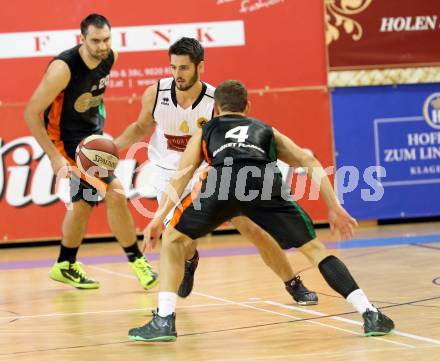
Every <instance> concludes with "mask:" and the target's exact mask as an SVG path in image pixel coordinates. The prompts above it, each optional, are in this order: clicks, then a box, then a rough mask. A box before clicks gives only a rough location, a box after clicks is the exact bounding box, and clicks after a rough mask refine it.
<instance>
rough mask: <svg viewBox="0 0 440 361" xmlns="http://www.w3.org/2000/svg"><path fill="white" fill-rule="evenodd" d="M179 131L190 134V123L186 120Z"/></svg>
mask: <svg viewBox="0 0 440 361" xmlns="http://www.w3.org/2000/svg"><path fill="white" fill-rule="evenodd" d="M179 129H180V131H181V132H182V133H189V127H188V123H187V122H186V120H184V121H183V122H182V123H180V128H179Z"/></svg>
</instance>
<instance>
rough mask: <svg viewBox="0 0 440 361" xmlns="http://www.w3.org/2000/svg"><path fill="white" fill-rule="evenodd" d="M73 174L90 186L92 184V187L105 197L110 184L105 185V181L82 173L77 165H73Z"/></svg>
mask: <svg viewBox="0 0 440 361" xmlns="http://www.w3.org/2000/svg"><path fill="white" fill-rule="evenodd" d="M71 170H72V173H75V175H76V176H77V177H79V178H81V179H82V180H83V181H85V182H87V183H88V184H90V185H91V186H93V187H94V188H96V190H97V191H98V192H99V193H100V194H101V195H104V194H105V193H106V191H107V188H108V186H109V185H108V184H107V183H105V182H104V181H102V180H101V179H99V178H95V177H91V176H89V175H87V174H84V173H83V172H81V171H80V170H79V169H78V167H77V166H76V165H72V168H71Z"/></svg>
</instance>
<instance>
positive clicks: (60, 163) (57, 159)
mask: <svg viewBox="0 0 440 361" xmlns="http://www.w3.org/2000/svg"><path fill="white" fill-rule="evenodd" d="M50 164H51V165H52V170H53V173H54V174H55V175H56V176H57V178H70V176H71V175H72V171H71V168H70V165H69V162H68V161H67V159H66V158H64V157H63V156H62V155H61V154H59V155H56V156H54V157H52V158H50Z"/></svg>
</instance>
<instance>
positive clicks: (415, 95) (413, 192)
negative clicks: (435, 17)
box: [332, 84, 440, 219]
mask: <svg viewBox="0 0 440 361" xmlns="http://www.w3.org/2000/svg"><path fill="white" fill-rule="evenodd" d="M332 105H333V128H334V139H335V156H336V157H335V158H336V167H337V172H336V187H337V190H338V195H339V198H340V199H341V201H343V203H344V206H345V207H346V208H347V210H348V211H350V212H351V214H352V215H353V216H355V217H357V218H358V219H390V218H400V217H405V218H407V217H408V218H409V217H428V216H438V215H440V84H424V85H399V86H377V87H353V88H337V89H334V90H333V91H332Z"/></svg>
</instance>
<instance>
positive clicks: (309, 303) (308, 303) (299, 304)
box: [295, 301, 318, 306]
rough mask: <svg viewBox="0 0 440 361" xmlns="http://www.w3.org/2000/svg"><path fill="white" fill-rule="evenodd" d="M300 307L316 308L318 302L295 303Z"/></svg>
mask: <svg viewBox="0 0 440 361" xmlns="http://www.w3.org/2000/svg"><path fill="white" fill-rule="evenodd" d="M295 302H296V304H297V305H298V306H314V305H317V304H318V301H295Z"/></svg>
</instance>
